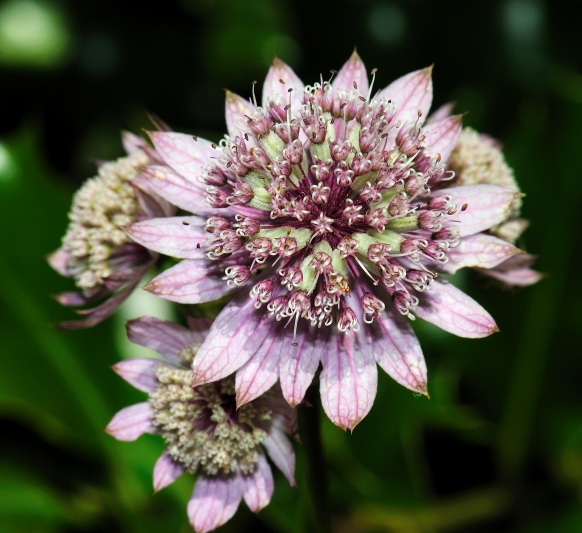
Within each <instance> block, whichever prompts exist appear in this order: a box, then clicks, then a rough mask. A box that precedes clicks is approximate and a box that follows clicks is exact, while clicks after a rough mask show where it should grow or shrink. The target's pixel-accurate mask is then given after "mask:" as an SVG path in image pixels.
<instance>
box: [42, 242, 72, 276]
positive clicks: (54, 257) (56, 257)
mask: <svg viewBox="0 0 582 533" xmlns="http://www.w3.org/2000/svg"><path fill="white" fill-rule="evenodd" d="M70 259H71V254H70V253H69V252H66V251H65V250H63V249H62V248H59V249H58V250H55V251H54V252H53V253H52V254H49V255H48V256H46V260H47V261H48V264H49V265H50V266H51V267H52V268H53V269H54V270H56V271H57V272H58V273H59V274H60V275H61V276H65V277H66V278H70V277H71V274H70V273H69V269H68V267H67V264H68V262H69V260H70Z"/></svg>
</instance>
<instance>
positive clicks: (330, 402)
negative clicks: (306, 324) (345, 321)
mask: <svg viewBox="0 0 582 533" xmlns="http://www.w3.org/2000/svg"><path fill="white" fill-rule="evenodd" d="M321 362H322V364H323V371H322V372H321V376H320V392H321V403H322V404H323V409H324V410H325V412H326V413H327V416H329V418H330V419H331V421H332V422H333V423H334V424H336V425H337V426H339V427H341V428H342V429H344V430H345V429H351V430H353V429H354V428H355V427H356V426H357V425H358V423H359V422H360V420H362V418H364V416H366V415H367V414H368V411H369V410H370V409H371V408H372V404H373V403H374V398H375V397H376V388H377V384H378V371H377V369H376V361H375V360H374V355H373V353H372V350H371V349H370V345H369V342H367V339H365V337H364V335H357V336H356V335H355V334H354V333H353V332H349V333H339V332H336V331H333V332H332V333H331V338H330V341H329V343H328V348H327V349H326V350H325V351H324V353H323V357H322V361H321Z"/></svg>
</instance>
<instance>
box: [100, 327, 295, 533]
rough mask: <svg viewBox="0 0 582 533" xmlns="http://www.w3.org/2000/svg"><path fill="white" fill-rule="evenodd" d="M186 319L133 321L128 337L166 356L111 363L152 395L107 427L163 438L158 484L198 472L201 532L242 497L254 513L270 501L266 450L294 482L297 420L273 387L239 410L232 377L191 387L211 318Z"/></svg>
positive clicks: (121, 434) (195, 520) (196, 519)
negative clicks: (293, 440)
mask: <svg viewBox="0 0 582 533" xmlns="http://www.w3.org/2000/svg"><path fill="white" fill-rule="evenodd" d="M188 322H189V326H190V329H187V328H184V327H182V326H179V325H177V324H172V323H171V322H164V321H162V320H158V319H155V318H150V317H142V318H139V319H137V320H133V321H130V322H129V323H128V327H127V329H128V335H129V338H130V339H131V340H132V341H133V342H135V343H137V344H141V345H142V346H147V347H148V348H152V349H154V350H157V351H158V352H159V354H160V355H161V356H162V357H164V359H165V361H160V360H156V359H127V360H125V361H121V362H120V363H117V364H116V365H115V366H114V367H113V368H114V370H115V371H116V372H117V373H118V374H119V375H120V376H121V377H123V378H124V379H125V380H126V381H127V382H129V383H130V384H131V385H133V386H134V387H136V388H137V389H139V390H141V391H144V392H147V393H148V401H147V402H143V403H138V404H136V405H132V406H130V407H126V408H125V409H122V410H121V411H119V412H118V413H117V414H116V415H115V416H114V417H113V419H112V420H111V422H110V423H109V425H108V426H107V428H106V431H107V432H108V433H110V434H111V435H113V436H114V437H115V438H116V439H118V440H122V441H132V440H135V439H137V438H138V437H139V436H140V435H143V434H144V433H155V434H159V435H162V436H163V437H164V440H165V442H166V449H165V450H164V453H163V454H162V455H161V457H160V458H159V459H158V461H157V463H156V465H155V467H154V479H153V484H154V490H155V491H156V492H157V491H159V490H161V489H163V488H164V487H166V486H168V485H169V484H171V483H173V482H174V481H175V480H176V479H177V478H178V477H180V476H181V475H182V474H183V473H184V472H190V473H198V479H197V480H196V486H195V488H194V492H193V494H192V497H191V498H190V501H189V502H188V516H189V519H190V523H191V524H192V527H193V528H194V530H195V531H197V532H198V533H204V532H206V531H211V530H213V529H215V528H217V527H218V526H220V525H222V524H224V523H225V522H227V521H228V520H229V519H230V518H231V517H232V516H233V515H234V513H235V512H236V510H237V508H238V505H239V503H240V501H241V499H243V498H244V500H245V502H246V504H247V505H248V506H249V508H250V509H251V510H252V511H253V512H255V513H256V512H258V511H260V510H261V509H262V508H263V507H265V506H266V505H267V504H268V503H269V502H270V500H271V496H272V493H273V474H272V473H271V467H270V466H269V463H268V462H267V458H266V456H267V455H268V456H269V457H270V459H271V461H272V462H273V463H275V465H276V466H277V467H279V469H280V470H281V471H282V472H283V474H285V476H286V477H287V479H288V480H289V483H291V485H295V479H294V470H295V454H294V451H293V447H292V446H291V443H290V442H289V439H288V438H287V434H291V433H294V432H295V425H296V419H295V413H293V412H292V411H291V409H290V408H289V406H288V405H287V404H286V403H285V401H284V400H283V398H282V397H281V395H280V394H276V393H275V391H269V392H267V393H266V394H264V395H263V396H261V397H260V398H257V399H256V400H254V401H253V402H249V403H247V404H246V405H244V406H242V407H240V408H239V409H237V406H236V401H235V393H234V380H233V379H232V378H226V379H223V380H220V381H216V382H214V383H209V384H206V385H200V386H198V387H195V388H192V384H191V381H192V379H191V377H192V374H191V371H190V368H189V367H190V365H191V363H192V358H193V357H194V356H195V354H196V351H197V350H198V348H199V347H200V345H201V344H202V342H203V340H204V338H205V337H206V335H207V334H208V329H209V328H210V325H211V321H210V320H207V319H193V318H189V320H188Z"/></svg>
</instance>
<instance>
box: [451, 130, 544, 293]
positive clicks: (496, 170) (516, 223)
mask: <svg viewBox="0 0 582 533" xmlns="http://www.w3.org/2000/svg"><path fill="white" fill-rule="evenodd" d="M448 167H449V169H451V170H452V171H453V172H455V184H456V185H475V184H480V183H490V184H493V185H500V186H502V187H506V188H508V189H512V190H514V191H516V192H519V191H520V188H519V185H518V183H517V180H516V179H515V175H514V172H513V169H512V168H511V167H510V166H509V165H508V164H507V162H506V161H505V157H504V155H503V152H502V150H501V145H500V143H499V142H498V141H496V140H495V139H493V138H491V137H489V136H488V135H484V134H480V133H478V132H477V131H475V130H473V129H472V128H464V129H463V131H462V132H461V135H460V137H459V140H458V142H457V145H456V146H455V148H454V150H453V152H452V153H451V157H450V158H449V163H448ZM521 206H522V200H521V197H519V198H516V199H515V200H514V201H513V203H512V204H511V208H510V209H509V211H508V213H507V216H506V217H505V219H504V220H503V221H501V223H499V224H497V225H496V226H493V227H492V228H490V230H489V231H490V233H492V234H493V235H496V236H497V237H500V238H501V239H503V240H505V241H507V242H510V243H512V244H515V243H516V241H517V240H518V239H519V238H520V237H521V235H522V233H523V232H524V231H525V230H526V229H527V228H528V226H529V221H528V220H526V219H525V218H520V214H521ZM535 259H536V258H535V256H533V255H530V254H526V253H523V254H518V255H515V256H513V257H510V258H508V259H506V260H505V261H502V262H501V263H499V264H498V265H495V266H494V267H493V268H488V269H483V268H480V269H479V272H481V273H482V274H485V275H487V276H490V277H492V278H494V279H496V280H498V281H500V282H502V283H503V284H504V285H506V286H509V287H519V286H526V285H532V284H533V283H537V282H538V281H539V280H540V279H541V277H542V276H541V274H540V273H539V272H536V271H535V270H533V269H532V268H530V266H531V265H532V264H533V263H534V261H535Z"/></svg>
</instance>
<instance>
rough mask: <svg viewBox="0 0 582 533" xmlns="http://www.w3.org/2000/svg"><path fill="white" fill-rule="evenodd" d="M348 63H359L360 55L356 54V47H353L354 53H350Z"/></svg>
mask: <svg viewBox="0 0 582 533" xmlns="http://www.w3.org/2000/svg"><path fill="white" fill-rule="evenodd" d="M349 61H361V58H360V54H358V47H357V46H354V51H353V52H352V55H351V56H350V59H349Z"/></svg>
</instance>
